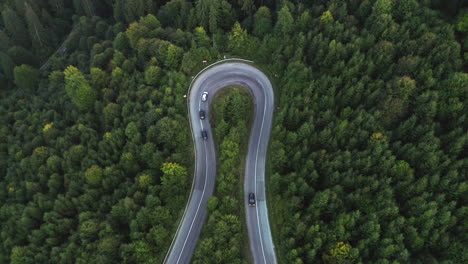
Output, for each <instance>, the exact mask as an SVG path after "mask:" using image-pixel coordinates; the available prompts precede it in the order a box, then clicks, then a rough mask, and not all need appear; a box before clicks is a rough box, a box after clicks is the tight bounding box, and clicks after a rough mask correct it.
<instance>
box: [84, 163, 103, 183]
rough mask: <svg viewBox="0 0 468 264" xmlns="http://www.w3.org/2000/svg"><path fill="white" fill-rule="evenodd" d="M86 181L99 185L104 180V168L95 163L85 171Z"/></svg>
mask: <svg viewBox="0 0 468 264" xmlns="http://www.w3.org/2000/svg"><path fill="white" fill-rule="evenodd" d="M85 177H86V182H88V183H89V184H91V185H99V184H100V183H101V181H102V169H101V168H100V167H99V166H97V165H93V166H91V167H90V168H89V169H87V170H86V172H85Z"/></svg>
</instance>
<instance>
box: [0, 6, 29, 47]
mask: <svg viewBox="0 0 468 264" xmlns="http://www.w3.org/2000/svg"><path fill="white" fill-rule="evenodd" d="M2 18H3V22H4V23H5V28H6V30H7V32H8V34H9V35H10V36H11V38H12V40H13V42H14V44H16V45H20V46H23V47H28V46H29V44H30V43H29V37H28V31H27V29H26V26H25V25H24V22H23V21H22V20H21V18H20V17H19V16H18V15H17V14H16V13H15V11H13V10H11V9H10V8H6V9H5V10H3V11H2Z"/></svg>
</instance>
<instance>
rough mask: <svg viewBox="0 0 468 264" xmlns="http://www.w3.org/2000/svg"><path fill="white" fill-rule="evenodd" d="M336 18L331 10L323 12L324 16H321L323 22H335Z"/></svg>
mask: <svg viewBox="0 0 468 264" xmlns="http://www.w3.org/2000/svg"><path fill="white" fill-rule="evenodd" d="M333 21H334V18H333V15H332V13H331V12H330V10H327V11H325V12H323V14H322V16H320V23H322V24H330V23H333Z"/></svg>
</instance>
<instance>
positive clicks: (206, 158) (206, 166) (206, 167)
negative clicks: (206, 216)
mask: <svg viewBox="0 0 468 264" xmlns="http://www.w3.org/2000/svg"><path fill="white" fill-rule="evenodd" d="M200 125H201V127H202V128H203V123H202V121H200ZM203 144H204V145H205V183H204V185H203V192H202V195H201V198H200V202H199V203H198V207H197V211H196V212H195V216H194V217H193V220H192V223H191V224H190V228H189V231H188V233H187V236H186V237H185V241H184V245H183V246H182V249H181V250H180V255H179V257H178V258H177V262H176V263H177V264H179V261H180V258H181V257H182V253H183V252H184V249H185V244H187V240H188V237H189V236H190V232H192V227H193V223H195V219H197V215H198V211H199V210H200V205H201V202H202V201H203V196H204V195H205V189H206V179H207V178H208V154H207V153H208V152H207V151H206V141H203ZM195 173H196V172H195ZM189 202H190V201H189Z"/></svg>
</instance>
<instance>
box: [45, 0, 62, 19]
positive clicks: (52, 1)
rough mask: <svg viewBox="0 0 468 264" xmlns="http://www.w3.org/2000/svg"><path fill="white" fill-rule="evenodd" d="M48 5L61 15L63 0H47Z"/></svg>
mask: <svg viewBox="0 0 468 264" xmlns="http://www.w3.org/2000/svg"><path fill="white" fill-rule="evenodd" d="M49 5H50V6H51V7H52V10H54V13H55V14H57V15H59V16H61V15H63V11H64V10H65V7H64V2H63V0H49Z"/></svg>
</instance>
